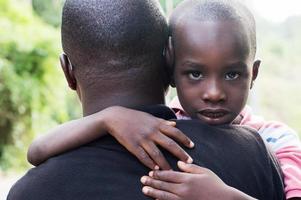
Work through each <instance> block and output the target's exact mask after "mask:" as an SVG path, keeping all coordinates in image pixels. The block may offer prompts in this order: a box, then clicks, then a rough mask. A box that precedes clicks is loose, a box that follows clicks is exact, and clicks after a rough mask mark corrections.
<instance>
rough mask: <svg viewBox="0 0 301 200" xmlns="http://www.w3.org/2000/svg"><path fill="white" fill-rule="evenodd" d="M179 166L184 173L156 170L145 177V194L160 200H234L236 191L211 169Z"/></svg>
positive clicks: (180, 163) (190, 165)
mask: <svg viewBox="0 0 301 200" xmlns="http://www.w3.org/2000/svg"><path fill="white" fill-rule="evenodd" d="M178 166H179V168H180V169H181V170H182V171H184V172H176V171H158V170H156V171H152V172H150V174H149V175H150V176H143V177H142V178H141V182H142V183H143V184H144V185H146V186H144V187H143V189H142V191H143V193H144V194H145V195H147V196H150V197H152V198H155V199H160V200H187V199H189V200H198V199H206V200H210V199H214V200H215V199H233V197H234V195H233V192H235V189H234V190H233V188H231V187H229V186H228V185H226V184H225V183H224V182H223V181H222V180H221V179H220V178H219V177H218V176H217V175H216V174H214V173H213V172H212V171H210V170H209V169H207V168H203V167H199V166H197V165H194V164H186V163H183V162H181V161H179V162H178ZM246 196H247V195H246ZM246 196H244V195H243V197H246ZM242 199H249V198H242ZM250 199H252V198H250Z"/></svg>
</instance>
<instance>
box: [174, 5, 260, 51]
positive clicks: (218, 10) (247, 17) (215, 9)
mask: <svg viewBox="0 0 301 200" xmlns="http://www.w3.org/2000/svg"><path fill="white" fill-rule="evenodd" d="M188 18H195V19H197V20H200V21H227V20H233V21H237V22H240V23H241V25H242V26H243V28H244V29H245V32H246V34H247V37H248V40H249V43H250V52H251V55H253V56H255V54H256V25H255V19H254V16H253V15H252V13H251V12H250V10H249V9H248V8H247V7H246V6H244V5H243V4H241V3H239V2H238V1H235V0H186V1H183V2H182V3H181V4H179V6H178V7H177V8H176V9H175V11H174V12H173V14H172V16H171V18H170V22H169V23H170V32H171V33H170V34H173V33H174V32H175V30H176V28H177V26H178V25H179V24H181V23H185V20H187V19H188Z"/></svg>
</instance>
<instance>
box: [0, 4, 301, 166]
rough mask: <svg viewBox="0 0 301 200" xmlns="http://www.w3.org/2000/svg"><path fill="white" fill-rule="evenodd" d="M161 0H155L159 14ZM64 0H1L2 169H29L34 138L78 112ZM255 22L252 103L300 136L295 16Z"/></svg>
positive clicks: (299, 43) (300, 47)
mask: <svg viewBox="0 0 301 200" xmlns="http://www.w3.org/2000/svg"><path fill="white" fill-rule="evenodd" d="M167 1H168V0H160V3H161V4H162V6H163V7H164V9H165V11H168V10H169V9H170V8H168V6H170V1H171V0H169V4H168V2H167ZM180 1H181V0H174V2H173V3H174V5H176V4H177V3H178V2H180ZM62 3H63V0H47V1H45V0H32V1H29V0H0V27H1V28H0V170H1V169H2V170H8V169H13V170H24V169H26V168H28V167H29V165H28V164H27V162H26V151H27V148H28V145H29V143H30V142H31V141H32V139H33V138H34V137H36V136H38V135H39V134H40V133H43V132H46V131H47V130H48V129H49V128H50V127H53V126H55V125H56V124H58V123H62V122H64V121H67V120H70V119H72V118H75V117H79V116H80V106H79V104H78V102H77V100H75V98H76V97H75V95H74V93H72V92H71V91H69V90H68V88H67V85H66V84H65V80H64V77H63V74H62V73H61V70H60V69H59V63H58V56H59V54H60V52H61V47H60V31H59V24H60V16H61V15H60V13H61V7H62ZM257 23H258V49H259V50H258V57H259V58H260V59H261V60H262V66H261V70H260V75H259V78H258V81H256V87H255V89H254V92H253V94H252V96H251V98H250V104H251V105H252V107H253V108H254V109H255V111H257V113H259V114H262V115H263V116H265V118H267V119H273V120H280V121H283V122H285V123H287V124H288V125H290V126H291V127H293V128H294V129H296V130H297V131H298V133H301V106H300V105H299V103H300V102H301V81H300V79H299V74H301V68H300V65H301V58H300V55H299V54H300V52H301V17H294V18H290V19H288V20H287V21H286V22H284V23H282V24H271V23H270V22H267V21H264V20H263V19H261V18H257ZM172 95H175V93H174V92H173V93H172V94H171V96H172Z"/></svg>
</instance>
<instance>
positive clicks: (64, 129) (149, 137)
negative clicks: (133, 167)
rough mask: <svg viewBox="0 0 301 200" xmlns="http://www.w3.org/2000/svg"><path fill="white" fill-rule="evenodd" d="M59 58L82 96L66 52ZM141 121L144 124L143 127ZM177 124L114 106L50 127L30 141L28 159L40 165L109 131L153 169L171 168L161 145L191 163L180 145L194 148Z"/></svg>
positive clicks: (69, 78)
mask: <svg viewBox="0 0 301 200" xmlns="http://www.w3.org/2000/svg"><path fill="white" fill-rule="evenodd" d="M60 60H61V65H62V68H63V71H64V73H65V76H66V79H67V81H68V84H69V87H70V88H71V89H73V90H76V91H77V93H78V96H79V97H80V99H82V98H83V97H82V96H83V93H82V92H81V89H80V86H79V84H78V82H77V80H76V78H75V75H74V73H73V70H72V67H71V64H70V62H69V59H68V58H67V56H66V55H62V56H61V58H60ZM135 101H136V100H135ZM110 102H112V101H110ZM138 105H139V104H138ZM83 107H84V110H86V112H90V111H87V110H90V109H91V108H94V107H99V106H93V105H92V106H91V105H89V106H88V108H87V106H86V109H85V105H83ZM132 116H136V119H137V121H133V120H129V119H132ZM138 119H139V120H138ZM144 122H147V123H144ZM138 124H139V125H138ZM140 124H143V126H141V125H140ZM144 124H147V125H148V126H145V125H144ZM174 126H175V122H172V121H165V120H163V119H159V118H155V117H153V116H151V115H149V114H146V113H143V112H140V111H135V110H130V109H127V108H125V107H121V106H114V107H110V108H106V109H103V110H102V111H100V112H97V113H94V114H91V115H88V116H86V117H84V118H82V119H78V120H74V121H70V122H68V123H65V124H62V125H60V126H58V127H56V128H54V129H52V130H50V131H49V133H48V134H46V135H43V136H41V137H40V138H38V139H36V140H35V141H34V142H33V143H32V144H31V146H30V148H29V151H28V160H29V162H30V163H32V164H33V165H39V164H40V163H42V162H44V161H45V160H47V159H48V158H50V157H52V156H54V155H57V154H60V153H63V152H65V151H67V150H70V149H73V148H76V147H78V146H81V145H83V144H86V143H89V142H91V141H93V140H95V139H97V138H100V137H102V136H104V135H106V134H107V133H110V134H111V135H112V136H113V137H115V138H116V139H117V140H118V141H119V142H120V144H122V145H123V146H124V147H126V148H127V149H128V150H129V151H130V152H131V153H132V154H133V155H135V156H136V157H137V158H138V159H139V160H140V161H141V162H142V163H143V164H144V165H146V166H147V167H149V168H150V169H159V168H160V169H166V170H168V169H171V167H170V165H169V164H168V162H167V161H166V159H165V158H164V156H163V154H162V153H161V151H160V150H159V148H158V146H161V147H162V148H164V149H166V150H168V151H169V152H170V153H172V154H173V155H174V156H176V157H177V158H179V159H180V160H182V161H184V162H188V163H192V158H191V157H190V156H189V155H188V154H187V153H186V152H185V151H184V149H183V148H182V147H181V146H180V145H179V144H182V145H184V146H186V147H188V148H192V147H193V145H194V144H193V142H192V141H191V140H190V139H189V138H188V137H187V136H186V135H185V134H183V133H182V132H181V131H180V130H178V129H176V128H175V127H174ZM70 130H72V131H70ZM62 133H64V134H62ZM175 141H177V142H178V143H179V144H178V143H177V142H175Z"/></svg>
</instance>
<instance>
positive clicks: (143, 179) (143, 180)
mask: <svg viewBox="0 0 301 200" xmlns="http://www.w3.org/2000/svg"><path fill="white" fill-rule="evenodd" d="M140 181H141V183H143V184H145V183H146V177H145V176H142V177H141V179H140Z"/></svg>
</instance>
